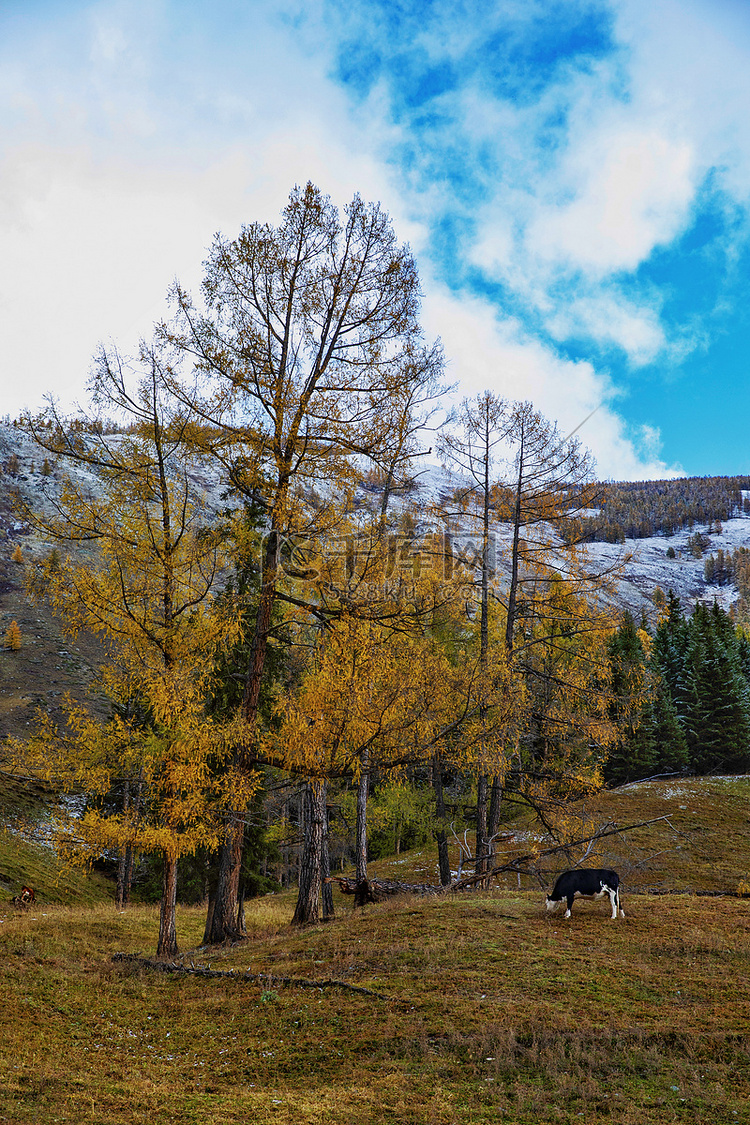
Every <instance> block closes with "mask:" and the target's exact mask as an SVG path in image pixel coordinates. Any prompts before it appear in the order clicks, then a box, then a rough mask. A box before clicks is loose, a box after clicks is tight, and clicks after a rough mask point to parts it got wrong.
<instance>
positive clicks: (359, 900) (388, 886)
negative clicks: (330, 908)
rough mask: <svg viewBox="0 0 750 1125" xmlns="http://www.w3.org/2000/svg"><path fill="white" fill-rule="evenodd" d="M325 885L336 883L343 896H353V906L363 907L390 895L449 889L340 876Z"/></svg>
mask: <svg viewBox="0 0 750 1125" xmlns="http://www.w3.org/2000/svg"><path fill="white" fill-rule="evenodd" d="M326 882H327V883H338V885H339V890H340V891H341V893H342V894H345V895H354V905H355V906H364V905H365V904H366V903H368V902H383V900H384V899H386V898H390V897H391V896H392V895H409V894H411V895H439V894H443V893H444V892H445V891H448V890H450V887H441V886H435V885H434V884H433V883H400V882H398V881H397V880H395V879H360V880H359V881H357V880H356V879H348V878H345V877H344V876H341V875H336V876H332V877H331V878H328V879H326Z"/></svg>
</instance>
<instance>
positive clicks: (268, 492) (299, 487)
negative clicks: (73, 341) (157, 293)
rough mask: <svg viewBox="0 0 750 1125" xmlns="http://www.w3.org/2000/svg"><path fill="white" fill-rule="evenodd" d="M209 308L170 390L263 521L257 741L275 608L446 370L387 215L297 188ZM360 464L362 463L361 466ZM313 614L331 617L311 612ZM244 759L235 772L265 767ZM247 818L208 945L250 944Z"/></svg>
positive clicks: (234, 260)
mask: <svg viewBox="0 0 750 1125" xmlns="http://www.w3.org/2000/svg"><path fill="white" fill-rule="evenodd" d="M202 294H203V305H202V307H201V308H200V309H199V308H198V306H197V305H196V304H195V303H194V302H193V300H192V299H191V298H190V296H189V295H188V294H187V293H186V292H185V291H184V290H183V289H181V288H180V287H179V286H176V287H175V290H174V300H175V303H176V315H175V319H174V321H173V322H172V323H171V324H169V325H165V326H163V328H162V338H163V339H164V341H165V343H167V344H168V346H169V347H170V348H171V349H172V353H173V356H174V362H175V367H177V366H178V365H179V364H182V365H183V370H184V367H185V366H186V365H189V366H190V372H185V373H184V375H183V377H182V378H179V379H178V378H175V379H174V380H173V381H172V383H171V389H172V390H173V392H174V393H175V394H176V395H177V396H179V397H180V398H181V399H182V401H183V402H184V403H185V404H186V407H187V408H188V409H189V411H190V412H191V414H192V415H193V417H194V419H195V420H196V421H195V425H194V427H193V438H194V440H195V442H196V445H197V446H198V447H199V448H201V449H202V450H203V451H205V452H207V453H210V455H212V456H213V457H215V458H217V459H218V461H219V462H220V464H221V465H222V466H223V469H224V472H225V474H226V480H227V482H228V484H229V485H230V486H231V487H232V488H233V489H234V490H235V491H236V492H237V493H238V494H239V495H240V496H241V497H243V498H251V499H252V500H253V502H254V503H256V504H259V505H260V506H261V508H262V509H263V513H264V519H265V525H266V529H267V532H266V536H265V545H264V551H263V560H262V561H263V566H262V580H261V589H260V597H259V600H258V608H257V614H256V619H255V626H254V632H253V638H252V643H251V650H250V656H249V659H248V666H247V674H246V680H245V695H244V701H243V707H242V713H243V716H244V720H245V722H246V724H247V725H248V727H249V728H250V730H255V728H256V725H257V716H258V703H259V698H260V691H261V684H262V682H263V677H264V668H265V663H266V654H267V648H268V643H269V636H270V633H271V630H272V612H273V607H274V604H276V603H278V601H279V600H280V599H283V598H285V597H288V595H287V594H286V592H285V590H284V583H285V579H286V577H287V572H288V567H289V559H290V545H292V544H293V543H294V541H295V539H296V537H298V536H300V537H303V538H308V539H309V538H310V537H313V538H317V539H318V540H320V539H321V538H325V537H331V536H334V535H335V533H336V527H337V524H338V521H339V519H340V517H341V513H342V511H343V510H345V509H346V507H347V505H348V504H350V502H351V496H352V491H353V487H354V482H355V479H356V474H357V471H358V470H360V471H361V464H362V461H361V459H362V458H366V457H372V456H375V457H376V458H381V459H382V458H383V456H384V451H385V450H386V449H387V448H388V446H389V443H390V441H391V437H392V428H393V427H392V417H391V413H390V411H389V410H388V409H386V407H387V406H388V404H390V403H391V402H392V401H393V400H394V399H396V398H399V399H401V400H402V401H408V398H409V388H410V387H411V386H412V385H413V384H414V383H415V381H419V380H424V379H425V378H426V377H431V376H432V375H433V374H435V373H437V372H439V369H440V366H441V363H442V357H441V354H440V351H439V349H436V348H434V347H433V348H428V347H426V346H425V345H424V343H423V340H422V334H421V330H420V326H419V322H418V311H419V281H418V276H417V270H416V266H415V263H414V259H413V257H412V255H411V252H410V250H409V248H408V247H406V246H402V245H399V243H398V242H397V240H396V237H395V235H394V232H393V230H392V227H391V224H390V220H389V219H388V216H387V215H386V214H385V212H384V211H383V210H382V208H381V207H380V206H379V205H378V204H369V203H365V202H364V201H363V200H362V199H361V198H360V197H359V196H355V197H354V199H353V200H352V201H351V203H350V204H349V205H348V206H347V207H346V208H345V210H344V214H343V216H342V215H340V214H339V212H338V210H337V209H336V207H334V205H333V204H332V203H331V201H330V199H329V198H328V197H327V196H325V195H323V193H322V192H320V191H319V189H317V188H316V187H314V186H313V185H312V184H309V183H308V184H307V185H306V186H305V187H304V188H295V189H294V191H293V192H292V193H291V195H290V198H289V202H288V204H287V206H286V208H285V210H284V212H283V216H282V220H281V222H280V224H279V225H278V226H272V225H269V224H262V223H254V224H252V225H250V226H246V227H243V229H242V230H241V232H240V234H239V236H238V237H237V238H236V239H232V240H229V239H225V238H222V237H217V238H216V240H215V242H214V244H213V246H212V247H211V250H210V253H209V256H208V259H207V261H206V263H205V275H204V281H203V287H202ZM358 458H359V459H360V460H359V463H358V461H357V459H358ZM311 610H312V612H313V613H315V612H319V607H317V606H315V605H314V604H311ZM253 762H254V754H253V752H252V751H242V752H241V753H240V754H239V755H238V760H237V765H238V768H239V769H240V770H241V771H243V772H245V773H247V772H249V771H251V770H252V768H253ZM243 817H244V809H243V808H242V807H241V806H240V805H238V807H237V808H236V810H235V814H234V816H233V818H232V820H231V822H230V823H229V824H228V825H227V834H226V842H225V845H224V848H223V851H222V857H221V864H220V872H219V879H218V885H217V888H216V896H215V901H214V903H213V909H212V912H211V924H210V926H208V927H207V931H206V935H205V938H206V940H207V941H222V940H225V939H226V938H228V937H233V936H236V935H237V934H238V932H241V926H238V921H237V890H238V879H239V871H240V863H241V853H242V821H243Z"/></svg>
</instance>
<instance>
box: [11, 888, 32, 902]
mask: <svg viewBox="0 0 750 1125" xmlns="http://www.w3.org/2000/svg"><path fill="white" fill-rule="evenodd" d="M33 901H34V888H33V887H21V893H20V895H16V897H15V898H14V899H13V905H14V906H19V907H24V906H30V905H31V903H32V902H33Z"/></svg>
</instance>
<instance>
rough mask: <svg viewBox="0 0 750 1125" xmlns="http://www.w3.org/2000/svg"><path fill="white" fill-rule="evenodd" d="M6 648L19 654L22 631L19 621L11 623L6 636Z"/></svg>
mask: <svg viewBox="0 0 750 1125" xmlns="http://www.w3.org/2000/svg"><path fill="white" fill-rule="evenodd" d="M5 647H6V648H9V649H10V650H11V652H18V650H19V648H20V647H21V630H20V628H19V627H18V622H17V621H11V623H10V625H9V626H8V629H7V631H6V634H5Z"/></svg>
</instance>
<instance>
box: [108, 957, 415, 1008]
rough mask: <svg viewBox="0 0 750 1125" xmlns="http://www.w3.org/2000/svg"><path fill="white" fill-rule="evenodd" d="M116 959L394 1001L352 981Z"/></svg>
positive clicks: (190, 973) (146, 966) (214, 976)
mask: <svg viewBox="0 0 750 1125" xmlns="http://www.w3.org/2000/svg"><path fill="white" fill-rule="evenodd" d="M112 960H113V961H125V962H126V963H127V964H129V965H138V966H139V967H140V968H143V969H150V970H151V971H152V972H155V973H180V974H182V975H184V976H194V977H209V978H212V979H227V978H229V979H231V980H245V981H252V982H253V983H257V984H262V985H265V987H266V988H268V989H270V988H272V987H274V986H276V987H282V986H283V987H286V988H315V989H319V990H322V989H324V988H343V989H346V990H348V991H349V992H358V993H360V995H362V996H374V997H375V999H377V1000H392V999H393V997H392V996H386V995H385V994H384V993H382V992H373V990H372V989H371V988H363V987H362V986H361V985H358V984H349V983H348V982H347V981H345V980H335V979H332V978H328V979H326V980H307V979H306V978H305V977H277V976H274V975H273V974H272V973H251V972H250V971H249V970H248V971H247V972H244V973H243V972H235V971H234V969H212V968H211V967H210V965H209V966H208V967H204V966H201V965H195V964H190V965H182V964H180V962H179V961H155V960H153V959H152V958H150V957H141V956H140V955H139V954H138V953H115V954H113V956H112Z"/></svg>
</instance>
